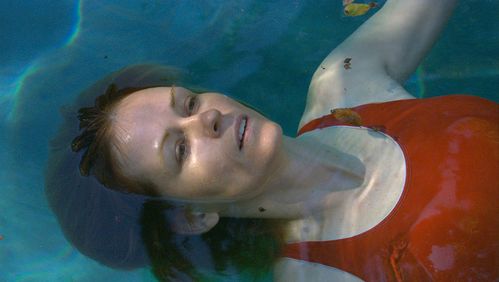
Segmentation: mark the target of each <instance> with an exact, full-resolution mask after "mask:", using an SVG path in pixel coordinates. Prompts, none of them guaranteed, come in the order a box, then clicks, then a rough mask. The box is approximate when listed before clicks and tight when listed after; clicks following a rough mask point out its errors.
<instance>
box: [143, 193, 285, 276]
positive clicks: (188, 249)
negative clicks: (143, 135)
mask: <svg viewBox="0 0 499 282" xmlns="http://www.w3.org/2000/svg"><path fill="white" fill-rule="evenodd" d="M173 208H175V207H173V206H171V205H169V204H168V203H165V202H164V201H160V200H157V201H149V202H147V203H145V204H144V208H143V211H142V215H141V226H142V238H143V240H144V242H145V245H146V248H147V252H148V254H149V257H150V259H151V263H152V272H153V273H154V275H155V276H156V278H157V279H158V280H159V281H191V280H192V281H217V280H224V281H225V280H229V279H230V280H235V281H262V280H269V279H268V278H269V276H270V275H271V274H272V266H273V265H274V262H275V260H276V259H277V258H278V257H279V254H280V252H281V246H282V242H283V239H282V237H283V236H282V230H283V229H282V228H281V226H282V224H281V221H279V220H275V219H274V220H271V219H248V218H244V219H241V218H221V219H220V221H219V222H218V224H217V225H216V226H215V227H214V228H213V229H212V230H210V231H209V232H207V233H204V234H201V235H180V234H176V233H174V232H172V231H171V228H170V227H169V224H170V223H169V220H168V217H167V216H165V212H166V211H167V210H169V209H173ZM221 278H224V279H221Z"/></svg>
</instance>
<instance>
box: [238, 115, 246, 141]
mask: <svg viewBox="0 0 499 282" xmlns="http://www.w3.org/2000/svg"><path fill="white" fill-rule="evenodd" d="M245 128H246V118H243V119H242V121H241V126H239V141H240V142H242V141H243V134H244V129H245Z"/></svg>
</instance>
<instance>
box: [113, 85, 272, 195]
mask: <svg viewBox="0 0 499 282" xmlns="http://www.w3.org/2000/svg"><path fill="white" fill-rule="evenodd" d="M172 89H173V94H172ZM172 99H173V100H172ZM242 120H247V123H246V126H244V122H242ZM241 123H242V124H243V126H241ZM240 127H242V128H245V129H244V134H243V136H244V137H243V141H242V145H241V141H240V139H239V137H240V133H239V130H240ZM112 136H113V137H114V138H113V139H112V140H111V142H112V144H113V148H114V149H113V154H114V156H115V157H116V159H117V161H118V162H119V165H120V167H121V171H122V173H123V174H124V175H125V176H126V177H130V178H132V179H142V180H144V179H146V180H148V181H149V182H152V183H153V184H154V186H155V187H156V189H157V192H158V193H159V194H160V195H162V196H165V197H169V198H172V199H176V200H187V201H191V202H232V201H236V200H240V199H249V198H251V197H254V196H255V195H257V194H259V192H260V189H261V188H260V187H262V186H263V184H264V183H265V181H266V180H267V179H268V178H269V176H271V175H272V173H273V171H274V170H275V169H276V168H277V167H278V159H279V158H278V157H277V156H278V154H279V151H280V150H281V145H282V129H281V127H280V126H279V125H278V124H276V123H274V122H272V121H270V120H268V119H267V118H265V117H263V116H262V115H261V114H259V113H257V112H255V111H253V110H251V109H249V108H247V107H245V106H243V105H241V104H240V103H238V102H236V101H234V100H232V99H230V98H228V97H226V96H224V95H222V94H218V93H203V94H194V93H192V92H191V91H189V90H187V89H185V88H181V87H174V88H171V87H156V88H149V89H144V90H141V91H138V92H136V93H133V94H131V95H129V96H127V97H126V98H124V99H123V100H122V101H121V102H119V104H118V105H117V106H116V107H115V109H114V114H113V125H112Z"/></svg>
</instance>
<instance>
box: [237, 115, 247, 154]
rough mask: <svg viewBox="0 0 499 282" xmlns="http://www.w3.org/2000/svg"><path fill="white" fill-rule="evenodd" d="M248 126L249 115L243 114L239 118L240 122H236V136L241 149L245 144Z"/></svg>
mask: <svg viewBox="0 0 499 282" xmlns="http://www.w3.org/2000/svg"><path fill="white" fill-rule="evenodd" d="M247 127H248V117H247V116H241V117H240V118H239V119H238V123H237V124H236V136H237V141H238V144H239V150H241V149H242V148H243V145H244V136H245V134H246V128H247Z"/></svg>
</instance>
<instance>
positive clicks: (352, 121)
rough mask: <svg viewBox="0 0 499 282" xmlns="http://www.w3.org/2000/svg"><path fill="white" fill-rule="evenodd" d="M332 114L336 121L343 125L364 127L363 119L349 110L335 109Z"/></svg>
mask: <svg viewBox="0 0 499 282" xmlns="http://www.w3.org/2000/svg"><path fill="white" fill-rule="evenodd" d="M331 114H332V115H333V116H334V118H335V119H337V120H338V121H340V122H342V123H345V124H348V125H353V126H361V125H362V119H361V118H360V115H359V114H358V113H356V112H355V111H352V110H351V109H349V108H338V109H333V110H331Z"/></svg>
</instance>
